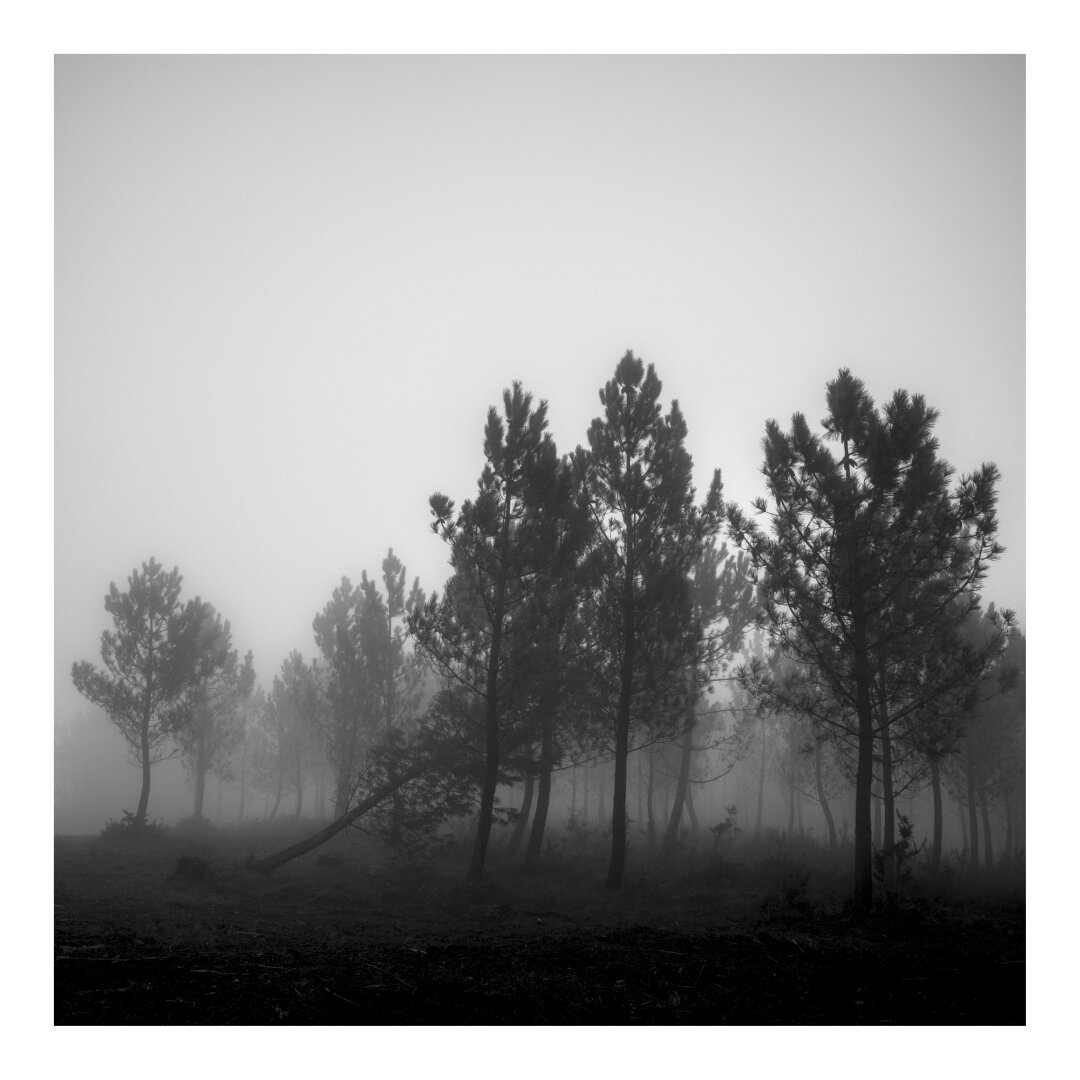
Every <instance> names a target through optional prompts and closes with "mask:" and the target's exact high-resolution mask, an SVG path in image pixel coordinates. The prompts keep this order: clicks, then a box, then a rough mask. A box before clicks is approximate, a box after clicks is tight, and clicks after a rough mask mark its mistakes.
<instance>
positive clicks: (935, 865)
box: [930, 754, 942, 874]
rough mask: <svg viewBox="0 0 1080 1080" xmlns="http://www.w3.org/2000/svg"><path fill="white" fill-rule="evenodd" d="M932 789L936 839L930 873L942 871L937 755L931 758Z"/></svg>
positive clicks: (939, 781)
mask: <svg viewBox="0 0 1080 1080" xmlns="http://www.w3.org/2000/svg"><path fill="white" fill-rule="evenodd" d="M930 789H931V791H932V792H933V796H934V838H933V841H932V842H931V847H930V873H931V874H936V873H937V872H938V871H939V870H940V869H941V831H942V820H941V816H942V815H941V763H940V762H939V761H938V758H937V755H936V754H933V755H931V757H930Z"/></svg>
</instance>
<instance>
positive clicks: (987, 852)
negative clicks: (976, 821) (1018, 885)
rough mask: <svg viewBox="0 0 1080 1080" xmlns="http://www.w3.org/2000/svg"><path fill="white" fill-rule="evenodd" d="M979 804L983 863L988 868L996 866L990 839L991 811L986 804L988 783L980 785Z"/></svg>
mask: <svg viewBox="0 0 1080 1080" xmlns="http://www.w3.org/2000/svg"><path fill="white" fill-rule="evenodd" d="M979 806H980V808H981V810H982V827H983V865H984V866H985V867H986V869H987V870H992V869H993V866H994V847H993V844H992V843H991V841H990V811H989V808H988V807H987V805H986V785H985V784H980V785H979Z"/></svg>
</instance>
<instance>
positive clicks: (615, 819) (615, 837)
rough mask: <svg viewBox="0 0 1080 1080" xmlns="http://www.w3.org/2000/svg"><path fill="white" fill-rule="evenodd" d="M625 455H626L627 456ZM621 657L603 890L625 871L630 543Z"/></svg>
mask: <svg viewBox="0 0 1080 1080" xmlns="http://www.w3.org/2000/svg"><path fill="white" fill-rule="evenodd" d="M627 453H628V455H629V451H628V452H627ZM624 526H625V528H626V536H627V537H628V538H632V537H633V531H634V527H633V522H632V520H631V515H630V511H629V510H626V511H624ZM621 622H622V633H623V654H622V671H621V672H620V676H621V681H620V686H619V709H618V713H617V715H616V718H615V795H614V798H613V799H612V806H611V863H610V865H609V867H608V876H607V887H608V888H609V889H617V888H618V887H619V886H620V885H621V884H622V879H623V870H624V869H625V867H626V755H627V753H628V751H629V747H630V699H631V697H632V696H633V691H634V661H635V659H636V656H637V641H636V639H635V634H634V631H635V627H634V553H633V550H632V542H631V543H630V544H629V546H628V548H627V551H626V561H625V566H624V570H623V595H622V618H621Z"/></svg>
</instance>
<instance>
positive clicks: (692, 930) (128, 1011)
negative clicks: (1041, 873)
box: [55, 835, 1025, 1025]
mask: <svg viewBox="0 0 1080 1080" xmlns="http://www.w3.org/2000/svg"><path fill="white" fill-rule="evenodd" d="M285 839H286V842H288V838H285ZM279 846H280V845H279ZM273 847H274V845H270V847H269V848H268V847H267V846H266V844H265V843H263V845H262V850H260V851H258V852H257V853H258V854H264V853H265V852H266V851H267V850H273ZM253 850H254V849H253V848H252V838H251V837H250V836H248V837H246V838H245V837H242V836H239V837H232V838H229V839H224V838H221V837H218V838H215V839H206V838H202V839H199V840H193V839H191V838H183V837H179V836H173V835H168V836H165V837H163V838H160V839H158V840H156V841H155V842H152V843H146V842H141V841H140V842H132V841H130V840H123V841H117V840H112V841H110V840H106V839H101V838H94V839H84V838H77V839H76V838H58V839H57V841H56V845H55V905H56V907H55V946H56V949H55V1022H56V1023H57V1024H58V1025H68V1024H83V1025H87V1024H89V1025H103V1024H128V1025H130V1024H215V1025H233V1024H258V1025H280V1024H349V1025H357V1024H361V1025H362V1024H489V1025H494V1024H708V1025H714V1024H739V1025H753V1024H1023V1023H1024V1022H1025V988H1024V982H1025V933H1024V909H1023V903H1022V900H1019V899H1015V898H1014V899H1011V900H1008V901H1006V900H1003V899H998V900H997V901H994V902H991V901H981V902H979V903H976V902H974V901H972V900H970V899H968V900H961V899H958V898H956V897H954V898H952V899H949V900H944V899H929V898H926V897H923V898H921V899H911V900H908V901H907V902H903V903H901V905H900V906H899V908H898V909H896V910H893V911H889V912H887V911H880V912H878V913H877V914H876V915H875V916H874V917H873V918H872V919H870V920H869V921H868V922H865V923H861V922H857V921H855V920H853V919H852V918H851V917H850V916H849V915H847V914H845V911H844V907H843V903H842V902H841V901H840V900H839V899H837V898H835V897H833V896H831V895H830V894H829V893H828V890H827V889H826V890H821V891H820V895H819V894H818V893H816V892H815V889H814V888H813V887H811V888H807V887H806V883H807V879H806V877H805V875H803V876H800V875H798V874H792V872H791V867H785V868H784V872H783V874H782V875H780V876H777V873H776V867H775V866H773V867H771V868H770V870H769V873H768V874H765V873H764V872H762V873H756V872H755V871H753V870H752V869H747V868H746V867H743V866H741V865H740V864H739V863H738V862H737V861H732V860H728V862H727V863H724V862H715V863H714V864H713V865H711V866H707V867H704V868H702V869H700V870H699V871H698V872H696V873H694V874H689V873H684V874H682V875H672V876H669V877H668V878H667V880H664V879H661V878H657V877H655V876H645V875H644V874H640V875H637V874H634V873H633V872H632V873H630V874H628V878H627V882H626V885H625V887H624V888H623V890H621V891H620V892H619V893H617V894H611V893H608V892H605V891H604V890H603V888H602V887H601V886H602V880H603V867H602V866H598V865H595V864H592V863H570V862H563V863H561V864H559V865H558V866H555V867H551V868H548V869H547V870H546V871H545V872H544V873H542V874H540V875H538V876H535V877H527V876H525V875H524V874H523V873H521V872H520V871H518V870H516V869H511V868H502V869H500V868H499V867H498V866H497V865H496V866H495V867H494V868H493V870H492V872H491V874H490V876H489V879H488V880H487V881H486V882H485V883H484V884H483V885H481V886H479V887H475V888H469V887H467V886H465V885H464V884H463V881H462V876H463V875H462V874H461V872H460V867H458V866H457V865H455V864H453V863H443V864H440V865H437V866H416V865H411V866H410V865H396V866H395V865H388V864H386V863H385V862H382V863H380V862H379V861H377V853H376V852H373V851H371V850H368V849H365V848H363V847H358V846H357V845H355V844H350V843H348V842H344V843H342V844H339V845H338V846H337V847H336V848H334V849H333V850H332V851H327V850H325V849H324V850H321V851H320V852H315V853H312V854H311V855H308V856H305V857H304V858H303V859H299V860H297V861H295V862H293V863H290V864H288V865H286V866H284V867H282V868H280V869H279V870H277V871H275V872H274V874H273V875H271V876H269V877H264V876H262V875H259V874H257V873H255V872H253V871H252V870H250V869H248V868H247V866H246V865H245V862H246V854H247V853H251V852H252V851H253ZM770 875H771V876H770Z"/></svg>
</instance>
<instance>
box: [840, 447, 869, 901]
mask: <svg viewBox="0 0 1080 1080" xmlns="http://www.w3.org/2000/svg"><path fill="white" fill-rule="evenodd" d="M843 445H844V458H843V462H844V474H845V477H846V479H847V483H848V485H849V487H851V486H852V477H851V456H850V454H849V447H848V439H847V438H846V437H845V438H844V440H843ZM851 506H852V507H853V506H854V503H852V504H851ZM847 517H848V520H847V521H846V522H845V526H846V529H845V532H846V535H845V536H843V537H842V538H841V539H842V542H843V544H844V547H845V551H846V555H847V564H848V566H847V569H848V581H847V583H848V585H849V587H850V596H851V631H852V637H853V638H854V661H855V702H856V714H857V716H858V720H859V756H858V764H857V766H856V770H855V890H854V896H853V901H854V908H855V911H856V912H857V913H858V914H860V915H869V913H870V911H871V908H872V907H873V903H874V849H873V842H872V841H873V836H872V833H871V823H870V802H871V790H872V787H873V782H874V708H873V701H872V699H871V688H872V684H873V672H872V671H871V670H870V656H869V650H868V648H867V642H866V606H865V598H864V596H863V587H862V580H861V578H862V575H861V573H860V569H859V563H858V560H859V551H858V542H857V539H856V536H855V516H854V511H853V509H852V510H848V513H847Z"/></svg>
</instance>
